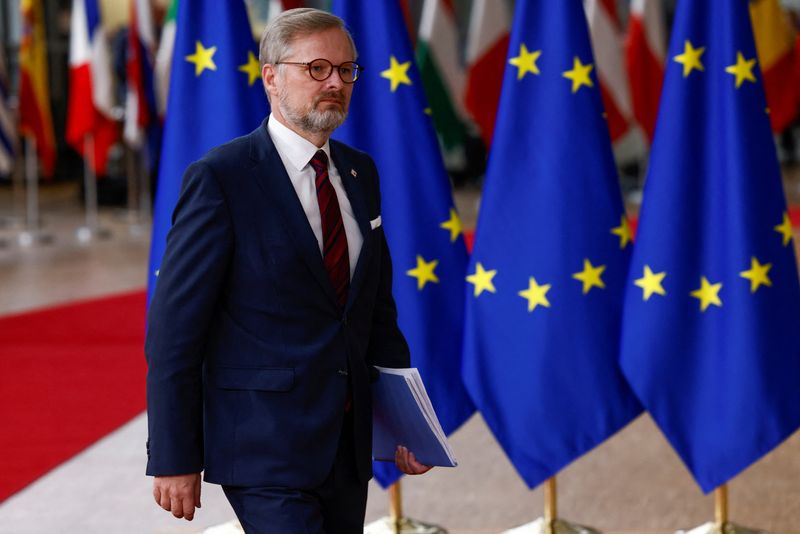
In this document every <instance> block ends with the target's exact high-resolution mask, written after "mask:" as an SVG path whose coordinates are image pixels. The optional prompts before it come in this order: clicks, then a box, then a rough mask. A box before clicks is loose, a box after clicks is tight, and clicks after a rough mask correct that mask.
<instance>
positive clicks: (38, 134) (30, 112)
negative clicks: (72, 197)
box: [19, 0, 56, 176]
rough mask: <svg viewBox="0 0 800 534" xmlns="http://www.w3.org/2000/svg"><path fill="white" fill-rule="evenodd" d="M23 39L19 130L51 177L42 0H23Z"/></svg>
mask: <svg viewBox="0 0 800 534" xmlns="http://www.w3.org/2000/svg"><path fill="white" fill-rule="evenodd" d="M20 7H21V8H22V39H21V41H20V46H19V72H20V77H19V78H20V85H19V131H20V133H21V134H22V135H23V136H26V137H28V138H30V139H34V140H35V141H36V150H37V151H38V153H39V161H40V163H41V172H42V174H43V175H45V176H52V175H53V169H54V167H55V163H56V141H55V136H54V135H53V117H52V115H51V114H50V91H49V89H48V88H49V87H50V84H49V82H48V80H47V43H46V42H45V32H44V11H43V10H42V2H41V0H22V3H21V6H20Z"/></svg>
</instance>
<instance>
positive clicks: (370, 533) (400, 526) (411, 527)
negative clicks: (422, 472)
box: [364, 480, 447, 534]
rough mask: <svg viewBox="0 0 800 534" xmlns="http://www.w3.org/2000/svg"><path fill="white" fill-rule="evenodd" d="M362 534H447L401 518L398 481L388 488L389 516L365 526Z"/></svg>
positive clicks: (401, 501) (425, 524)
mask: <svg viewBox="0 0 800 534" xmlns="http://www.w3.org/2000/svg"><path fill="white" fill-rule="evenodd" d="M364 534H447V531H446V530H445V529H443V528H442V527H440V526H437V525H429V524H427V523H423V522H422V521H417V520H416V519H411V518H408V517H404V516H403V496H402V492H401V489H400V481H399V480H398V481H397V482H395V483H394V484H392V485H391V486H389V516H388V517H382V518H380V519H378V520H377V521H373V522H372V523H370V524H369V525H366V526H365V527H364Z"/></svg>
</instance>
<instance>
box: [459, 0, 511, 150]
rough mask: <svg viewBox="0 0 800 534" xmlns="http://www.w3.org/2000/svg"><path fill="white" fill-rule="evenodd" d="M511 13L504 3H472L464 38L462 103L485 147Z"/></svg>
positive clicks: (494, 0)
mask: <svg viewBox="0 0 800 534" xmlns="http://www.w3.org/2000/svg"><path fill="white" fill-rule="evenodd" d="M510 31H511V14H510V13H509V11H508V5H507V3H506V2H505V0H475V1H474V2H473V3H472V12H471V13H470V20H469V33H468V35H467V86H466V92H465V95H464V104H465V106H466V108H467V112H468V113H469V114H470V115H471V116H472V119H473V120H474V121H475V124H477V125H478V128H480V131H481V137H483V141H484V143H486V146H487V147H489V146H490V145H491V144H492V135H493V134H494V120H495V115H496V114H497V106H498V104H499V103H500V89H501V88H502V86H503V72H504V71H505V67H506V56H507V53H508V39H509V33H510Z"/></svg>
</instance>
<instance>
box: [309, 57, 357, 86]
mask: <svg viewBox="0 0 800 534" xmlns="http://www.w3.org/2000/svg"><path fill="white" fill-rule="evenodd" d="M338 70H339V76H341V78H342V81H343V82H344V83H353V82H354V81H356V80H357V79H358V73H359V70H358V68H357V65H356V63H354V62H353V61H346V62H344V63H342V64H341V65H339V67H338ZM308 72H309V73H310V74H311V77H312V78H314V79H315V80H317V81H320V82H321V81H324V80H327V79H328V78H329V77H330V75H331V74H332V73H333V63H331V62H330V61H328V60H327V59H323V58H320V59H315V60H314V61H312V62H311V63H309V65H308Z"/></svg>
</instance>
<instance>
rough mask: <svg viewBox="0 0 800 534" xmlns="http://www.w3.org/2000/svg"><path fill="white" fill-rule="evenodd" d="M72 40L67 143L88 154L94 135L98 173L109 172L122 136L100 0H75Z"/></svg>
mask: <svg viewBox="0 0 800 534" xmlns="http://www.w3.org/2000/svg"><path fill="white" fill-rule="evenodd" d="M70 31H71V35H70V43H69V104H68V109H67V135H66V137H67V142H68V143H69V144H70V145H71V146H72V147H73V148H74V149H75V150H77V151H78V152H80V153H81V154H83V156H84V157H87V155H86V154H84V150H85V146H86V139H87V138H88V137H90V136H91V138H92V140H93V143H94V155H93V156H94V157H93V158H91V159H90V162H91V163H92V166H93V168H94V170H95V172H96V173H97V174H98V175H102V174H105V171H106V162H107V160H108V149H109V148H110V147H111V145H113V144H114V143H115V142H116V141H117V140H118V139H119V127H118V125H117V123H116V122H115V121H114V118H113V112H112V108H113V104H114V84H113V79H112V75H111V53H110V50H109V46H108V40H107V38H106V34H105V31H104V30H103V26H102V24H101V21H100V6H99V3H98V0H75V1H74V2H73V4H72V23H71V30H70Z"/></svg>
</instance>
